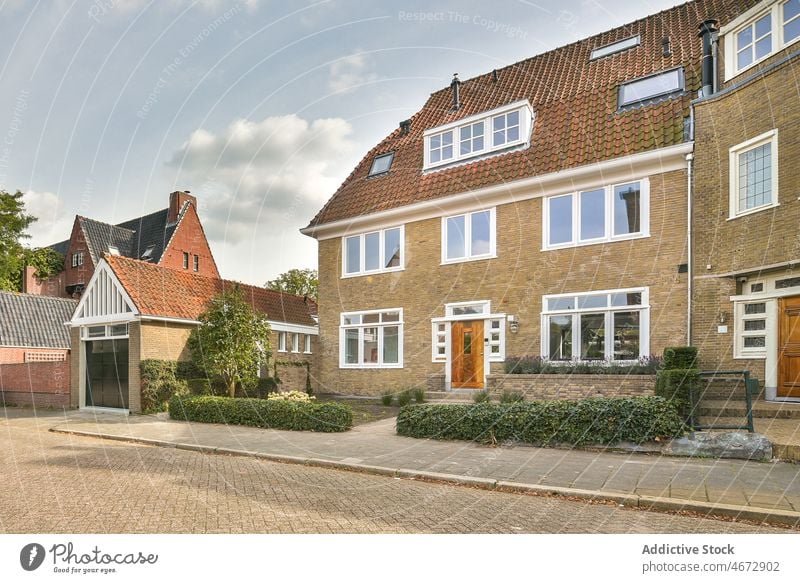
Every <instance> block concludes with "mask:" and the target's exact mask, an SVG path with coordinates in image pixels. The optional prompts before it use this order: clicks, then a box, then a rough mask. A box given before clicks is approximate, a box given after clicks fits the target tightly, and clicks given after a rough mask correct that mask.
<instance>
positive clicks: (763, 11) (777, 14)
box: [720, 0, 800, 80]
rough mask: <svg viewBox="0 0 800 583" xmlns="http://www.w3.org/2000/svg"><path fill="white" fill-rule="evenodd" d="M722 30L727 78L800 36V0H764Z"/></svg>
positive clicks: (784, 46)
mask: <svg viewBox="0 0 800 583" xmlns="http://www.w3.org/2000/svg"><path fill="white" fill-rule="evenodd" d="M765 4H766V5H767V6H764V5H765ZM720 33H721V34H722V35H724V47H725V64H726V67H725V79H726V80H728V79H730V78H732V77H734V76H735V75H738V74H739V73H741V72H743V71H745V70H747V69H749V68H750V67H752V66H754V65H756V64H757V63H759V62H761V61H763V60H764V59H766V58H768V57H769V56H770V55H772V54H775V53H776V52H778V51H780V50H782V49H784V48H786V47H787V46H788V45H790V44H792V43H794V42H795V41H797V40H798V39H800V0H787V1H784V2H775V1H773V2H762V3H760V4H759V5H757V6H754V7H753V8H752V9H750V10H748V11H747V12H745V13H744V14H743V15H741V16H740V17H739V18H737V19H735V20H734V21H733V22H731V23H730V24H728V25H726V26H723V27H722V30H721V31H720Z"/></svg>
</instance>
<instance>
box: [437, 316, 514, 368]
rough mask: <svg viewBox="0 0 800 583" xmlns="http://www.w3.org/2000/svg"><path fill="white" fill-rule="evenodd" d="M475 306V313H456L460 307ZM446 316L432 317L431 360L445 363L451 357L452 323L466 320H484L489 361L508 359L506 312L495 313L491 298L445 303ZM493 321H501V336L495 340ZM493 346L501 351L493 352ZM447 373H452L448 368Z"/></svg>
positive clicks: (486, 351)
mask: <svg viewBox="0 0 800 583" xmlns="http://www.w3.org/2000/svg"><path fill="white" fill-rule="evenodd" d="M466 307H474V308H476V311H475V313H474V314H456V313H455V311H456V309H458V308H466ZM444 313H445V316H444V318H432V319H431V362H439V363H445V362H448V361H449V359H450V335H451V332H452V323H453V322H461V321H465V320H483V322H484V326H483V337H484V358H485V360H486V361H487V362H503V361H505V359H506V320H507V316H506V314H493V313H492V304H491V301H490V300H479V301H471V302H453V303H450V304H445V308H444ZM492 322H499V330H500V338H499V340H497V341H493V340H492V337H491V334H492V330H493V328H492ZM492 346H498V347H499V352H498V353H496V354H493V353H492ZM439 347H443V348H444V353H443V354H439V353H438V348H439ZM447 374H450V371H449V370H448V372H447Z"/></svg>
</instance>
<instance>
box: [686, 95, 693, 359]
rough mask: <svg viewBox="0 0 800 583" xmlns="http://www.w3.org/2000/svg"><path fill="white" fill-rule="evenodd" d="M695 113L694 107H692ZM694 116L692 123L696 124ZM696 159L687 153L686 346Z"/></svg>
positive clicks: (689, 333)
mask: <svg viewBox="0 0 800 583" xmlns="http://www.w3.org/2000/svg"><path fill="white" fill-rule="evenodd" d="M692 113H694V108H692ZM693 118H694V116H692V120H691V122H690V123H692V124H694V119H693ZM693 161H694V154H692V153H689V154H686V175H687V186H686V241H687V243H686V247H687V249H688V251H687V255H688V257H687V261H686V266H687V268H686V275H687V280H686V346H691V345H692V276H693V273H694V270H693V269H692V166H693V165H692V162H693Z"/></svg>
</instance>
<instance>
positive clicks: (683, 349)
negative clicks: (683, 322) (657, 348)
mask: <svg viewBox="0 0 800 583" xmlns="http://www.w3.org/2000/svg"><path fill="white" fill-rule="evenodd" d="M661 368H664V369H668V370H673V369H692V368H697V347H696V346H670V347H668V348H665V349H664V363H663V366H662V367H661Z"/></svg>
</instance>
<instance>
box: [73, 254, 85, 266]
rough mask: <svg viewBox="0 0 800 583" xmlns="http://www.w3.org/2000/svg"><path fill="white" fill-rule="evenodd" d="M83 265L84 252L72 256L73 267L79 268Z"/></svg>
mask: <svg viewBox="0 0 800 583" xmlns="http://www.w3.org/2000/svg"><path fill="white" fill-rule="evenodd" d="M81 265H83V251H78V252H77V253H73V254H72V267H79V266H81Z"/></svg>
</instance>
